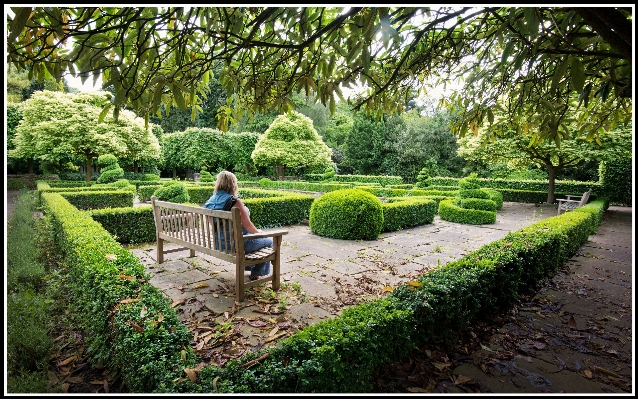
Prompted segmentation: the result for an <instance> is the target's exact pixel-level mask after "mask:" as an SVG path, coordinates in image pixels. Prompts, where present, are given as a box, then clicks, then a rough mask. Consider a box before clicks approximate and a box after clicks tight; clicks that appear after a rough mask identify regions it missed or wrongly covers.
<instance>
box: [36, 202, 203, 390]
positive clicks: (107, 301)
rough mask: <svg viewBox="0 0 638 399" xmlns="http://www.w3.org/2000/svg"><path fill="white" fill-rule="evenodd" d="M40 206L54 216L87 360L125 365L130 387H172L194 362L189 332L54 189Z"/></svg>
mask: <svg viewBox="0 0 638 399" xmlns="http://www.w3.org/2000/svg"><path fill="white" fill-rule="evenodd" d="M42 204H43V208H44V211H45V213H46V214H47V215H50V217H51V218H52V219H51V220H52V232H53V237H55V240H56V241H55V249H56V251H57V252H58V253H60V254H63V255H64V256H65V264H66V265H67V267H68V268H69V276H70V279H69V282H70V287H69V289H70V292H71V295H72V300H73V305H74V307H76V308H77V310H78V312H77V315H76V319H75V320H76V322H77V323H78V326H79V327H81V328H83V329H84V330H85V331H86V336H85V342H86V347H87V348H91V349H90V351H89V353H90V355H91V360H92V361H93V362H96V363H100V364H111V365H114V366H116V368H119V369H120V370H124V371H125V372H123V373H122V378H123V381H124V383H125V384H126V386H127V387H128V388H129V390H130V391H131V392H152V391H153V390H154V389H155V388H156V387H157V386H158V385H161V384H164V385H171V382H170V381H172V380H174V379H175V378H177V377H179V376H181V375H182V373H183V371H182V370H183V368H184V367H192V366H193V359H194V356H193V352H192V349H191V347H190V345H189V343H188V342H189V339H190V334H189V332H188V330H187V329H186V327H185V326H184V325H183V324H182V323H181V322H180V321H179V319H178V318H177V316H176V314H175V312H174V311H173V310H172V308H171V307H170V303H168V301H167V299H166V298H164V296H163V294H162V292H161V291H160V290H159V289H157V288H156V287H154V286H152V285H151V284H149V283H148V275H146V274H145V270H144V266H143V265H142V264H141V263H140V262H139V260H138V259H137V258H136V257H135V256H134V255H133V254H131V253H130V252H129V251H127V250H125V249H124V248H122V246H121V245H120V244H118V243H117V242H116V241H115V240H114V239H113V237H112V236H111V235H110V234H109V233H108V232H107V231H106V230H104V229H103V228H102V227H101V226H100V225H99V223H97V222H95V221H94V220H93V219H92V218H91V217H90V216H89V215H88V214H87V213H83V212H78V210H77V208H75V207H73V206H72V205H71V204H69V202H68V201H66V200H65V199H64V198H62V197H61V196H60V195H59V194H54V193H44V194H42ZM138 301H139V302H138ZM142 307H145V312H142V311H141V309H142ZM160 314H161V315H162V317H160V316H159V315H160ZM160 318H163V320H161V321H160ZM155 321H157V323H154V322H155ZM130 322H133V323H135V324H136V325H137V326H139V327H141V328H142V329H143V332H140V331H138V330H137V329H135V328H134V327H133V326H132V324H130Z"/></svg>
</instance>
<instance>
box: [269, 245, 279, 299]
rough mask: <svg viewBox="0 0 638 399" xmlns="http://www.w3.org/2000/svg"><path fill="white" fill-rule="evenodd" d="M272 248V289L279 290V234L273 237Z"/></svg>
mask: <svg viewBox="0 0 638 399" xmlns="http://www.w3.org/2000/svg"><path fill="white" fill-rule="evenodd" d="M273 248H274V249H275V260H274V261H272V262H271V264H272V290H273V291H277V290H279V283H280V280H281V278H280V277H281V270H280V263H281V262H280V259H281V236H276V237H273Z"/></svg>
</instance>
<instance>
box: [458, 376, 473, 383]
mask: <svg viewBox="0 0 638 399" xmlns="http://www.w3.org/2000/svg"><path fill="white" fill-rule="evenodd" d="M469 381H472V378H471V377H466V376H464V375H459V376H458V377H457V378H456V381H454V385H460V384H465V383H466V382H469Z"/></svg>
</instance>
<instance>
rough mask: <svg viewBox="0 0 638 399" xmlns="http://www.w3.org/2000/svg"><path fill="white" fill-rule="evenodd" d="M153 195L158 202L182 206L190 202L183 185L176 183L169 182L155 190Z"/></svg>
mask: <svg viewBox="0 0 638 399" xmlns="http://www.w3.org/2000/svg"><path fill="white" fill-rule="evenodd" d="M153 195H154V196H156V197H157V199H158V200H160V201H168V202H176V203H178V204H184V203H186V202H189V201H190V195H188V191H187V190H186V186H185V185H184V183H180V182H178V181H169V182H166V183H164V184H163V185H162V186H160V187H159V188H157V189H156V190H155V191H154V192H153Z"/></svg>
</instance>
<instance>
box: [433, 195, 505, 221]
mask: <svg viewBox="0 0 638 399" xmlns="http://www.w3.org/2000/svg"><path fill="white" fill-rule="evenodd" d="M458 201H459V200H455V199H447V200H443V201H441V202H440V203H439V217H440V218H441V219H443V220H446V221H448V222H454V223H463V224H493V223H496V212H495V211H494V212H491V211H484V210H480V209H465V208H461V207H460V206H458V205H457V203H458Z"/></svg>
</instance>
